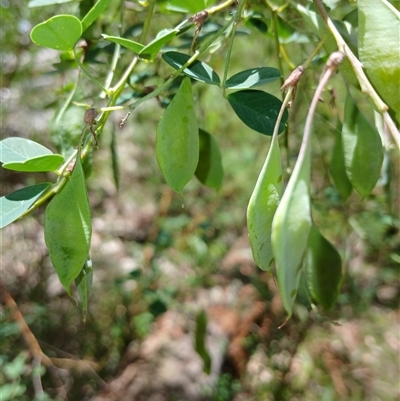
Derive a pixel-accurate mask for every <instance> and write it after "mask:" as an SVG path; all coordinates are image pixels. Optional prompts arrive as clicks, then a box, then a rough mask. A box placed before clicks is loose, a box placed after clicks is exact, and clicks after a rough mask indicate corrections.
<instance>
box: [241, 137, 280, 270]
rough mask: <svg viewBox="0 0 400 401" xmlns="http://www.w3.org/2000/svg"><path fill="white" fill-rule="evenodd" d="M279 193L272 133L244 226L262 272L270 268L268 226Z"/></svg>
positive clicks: (277, 154)
mask: <svg viewBox="0 0 400 401" xmlns="http://www.w3.org/2000/svg"><path fill="white" fill-rule="evenodd" d="M282 193H283V180H282V163H281V155H280V151H279V144H278V140H277V137H276V136H275V137H274V138H273V140H272V143H271V147H270V149H269V151H268V155H267V158H266V159H265V162H264V165H263V167H262V170H261V172H260V175H259V177H258V180H257V183H256V186H255V188H254V191H253V193H252V195H251V197H250V201H249V205H248V207H247V228H248V233H249V241H250V246H251V250H252V253H253V258H254V261H255V262H256V264H257V266H258V267H259V268H260V269H262V270H265V271H267V270H270V269H271V264H272V262H273V259H274V255H273V252H272V246H271V228H272V220H273V218H274V215H275V212H276V209H277V208H278V205H279V201H280V198H281V196H282Z"/></svg>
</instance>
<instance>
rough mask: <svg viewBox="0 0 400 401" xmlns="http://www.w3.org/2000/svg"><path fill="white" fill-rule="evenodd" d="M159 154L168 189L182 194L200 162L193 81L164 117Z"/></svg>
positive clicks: (186, 83) (185, 84)
mask: <svg viewBox="0 0 400 401" xmlns="http://www.w3.org/2000/svg"><path fill="white" fill-rule="evenodd" d="M177 117H178V118H177ZM156 150H157V161H158V164H159V165H160V168H161V171H162V172H163V174H164V177H165V180H166V181H167V183H168V185H169V186H170V187H171V188H172V189H174V190H175V191H176V192H182V189H183V187H184V186H185V185H186V184H187V183H188V182H189V180H190V179H191V178H192V176H193V174H194V172H195V171H196V167H197V163H198V160H199V132H198V127H197V117H196V113H195V109H194V103H193V95H192V85H191V83H190V80H189V78H185V79H184V80H183V81H182V84H181V86H180V87H179V90H178V92H177V94H176V95H175V97H174V98H173V99H172V102H171V104H170V105H169V106H168V108H167V110H166V111H165V113H164V115H163V116H162V117H161V120H160V122H159V124H158V127H157V141H156Z"/></svg>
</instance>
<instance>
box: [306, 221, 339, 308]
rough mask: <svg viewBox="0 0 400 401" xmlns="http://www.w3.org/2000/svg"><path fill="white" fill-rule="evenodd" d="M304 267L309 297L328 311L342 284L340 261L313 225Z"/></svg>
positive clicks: (336, 252) (335, 251)
mask: <svg viewBox="0 0 400 401" xmlns="http://www.w3.org/2000/svg"><path fill="white" fill-rule="evenodd" d="M304 266H305V270H306V274H307V285H308V288H309V290H310V293H311V296H312V297H313V299H314V300H315V301H316V302H317V303H318V304H320V305H321V306H322V307H323V308H324V309H330V308H331V307H332V306H333V304H334V303H335V301H336V299H337V297H338V295H339V292H340V287H341V284H342V260H341V258H340V255H339V253H338V251H337V250H336V249H335V248H334V247H333V245H332V244H331V243H330V242H329V241H328V240H327V239H325V238H324V237H323V236H322V235H321V233H320V232H319V231H318V229H317V228H316V227H315V226H314V225H312V227H311V230H310V235H309V237H308V246H307V252H306V255H305V258H304Z"/></svg>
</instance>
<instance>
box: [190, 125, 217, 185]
mask: <svg viewBox="0 0 400 401" xmlns="http://www.w3.org/2000/svg"><path fill="white" fill-rule="evenodd" d="M199 141H200V144H199V146H200V149H199V163H198V165H197V167H196V171H195V174H196V177H197V178H198V179H199V180H200V182H201V183H202V184H204V185H205V186H207V187H210V188H214V189H216V190H217V191H219V190H220V189H221V186H222V181H223V176H224V171H223V168H222V161H221V153H220V151H219V148H218V144H217V141H216V140H215V139H214V137H213V136H212V135H210V134H209V133H208V132H206V131H204V130H202V129H199Z"/></svg>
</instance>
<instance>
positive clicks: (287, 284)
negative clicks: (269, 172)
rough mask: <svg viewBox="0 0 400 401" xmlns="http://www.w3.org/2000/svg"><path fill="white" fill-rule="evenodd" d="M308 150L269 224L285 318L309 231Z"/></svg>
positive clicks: (294, 289) (293, 295) (289, 307)
mask: <svg viewBox="0 0 400 401" xmlns="http://www.w3.org/2000/svg"><path fill="white" fill-rule="evenodd" d="M310 153H311V152H310V148H308V149H307V151H306V155H305V157H304V160H303V161H302V162H301V163H300V162H299V161H298V162H297V163H296V165H295V168H294V170H293V173H292V176H291V177H290V180H289V183H288V185H287V188H286V190H285V192H284V194H283V196H282V200H281V202H280V203H279V206H278V209H277V210H276V213H275V216H274V219H273V221H272V236H271V240H272V250H273V252H274V256H275V262H276V272H277V280H278V287H279V292H280V294H281V297H282V302H283V306H284V308H285V310H286V312H287V313H288V315H289V317H290V316H291V315H292V308H293V302H294V300H295V298H296V295H297V289H298V286H299V279H300V272H301V262H302V260H303V256H304V253H305V251H306V248H307V243H308V234H309V231H310V228H311V205H310V194H309V191H310V190H309V188H310Z"/></svg>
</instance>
